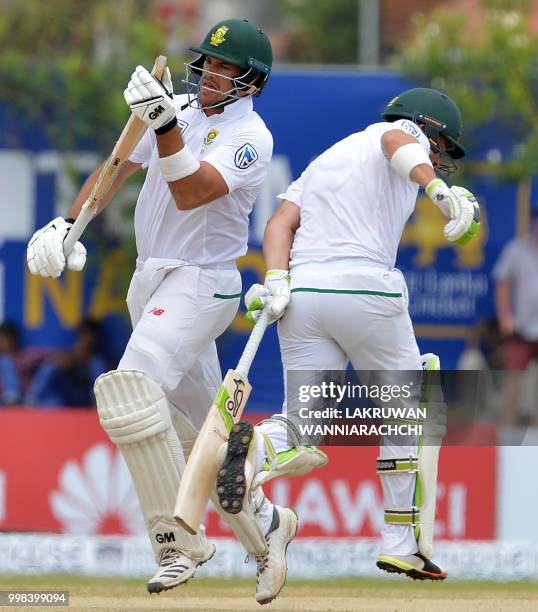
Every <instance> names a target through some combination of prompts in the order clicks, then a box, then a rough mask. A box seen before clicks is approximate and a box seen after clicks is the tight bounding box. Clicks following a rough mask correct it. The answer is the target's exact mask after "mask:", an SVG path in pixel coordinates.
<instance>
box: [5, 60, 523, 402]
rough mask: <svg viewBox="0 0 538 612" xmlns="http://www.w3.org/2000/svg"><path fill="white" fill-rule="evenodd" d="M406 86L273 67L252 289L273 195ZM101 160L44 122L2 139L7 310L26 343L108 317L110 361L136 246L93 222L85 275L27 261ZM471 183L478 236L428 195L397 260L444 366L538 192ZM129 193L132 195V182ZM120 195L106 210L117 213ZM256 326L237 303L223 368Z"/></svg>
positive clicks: (272, 353) (122, 322) (52, 339)
mask: <svg viewBox="0 0 538 612" xmlns="http://www.w3.org/2000/svg"><path fill="white" fill-rule="evenodd" d="M410 86H412V85H411V84H410V83H409V82H408V81H407V80H405V79H404V78H402V77H401V76H398V75H394V74H389V73H371V74H368V73H348V72H334V71H331V72H329V71H327V72H280V73H279V72H277V73H276V74H274V75H273V76H272V77H271V80H270V82H269V84H268V86H267V88H266V90H265V91H264V93H263V95H262V96H261V97H260V98H259V100H256V102H255V105H256V109H257V111H258V112H259V113H260V115H261V116H262V117H263V118H264V120H265V121H266V123H267V125H268V127H269V129H270V130H271V132H272V134H273V137H274V143H275V147H274V157H273V161H272V165H271V169H270V173H269V176H268V178H267V180H266V183H265V184H264V186H263V188H262V192H261V194H260V196H259V198H258V200H257V202H256V204H255V207H254V211H253V213H252V217H251V226H250V241H249V247H250V248H249V252H248V254H247V255H246V256H245V257H243V258H241V260H240V261H239V266H240V269H241V272H242V276H243V289H244V291H245V290H246V289H248V287H249V286H250V284H251V283H252V282H256V281H260V279H262V278H263V274H264V265H263V257H262V254H261V241H262V236H263V230H264V227H265V223H266V222H267V219H268V218H269V216H270V215H271V214H272V212H273V211H274V209H275V207H276V206H277V200H276V197H275V196H276V195H277V194H278V193H280V192H282V191H283V190H285V189H286V187H287V185H288V184H289V182H290V181H291V180H292V179H294V178H296V177H297V176H298V175H299V174H300V173H301V171H302V170H303V169H304V168H305V167H306V165H307V164H308V163H309V161H310V160H312V159H313V158H314V157H315V156H316V155H318V154H319V153H321V152H322V151H323V150H324V149H326V148H327V147H329V146H331V145H332V144H334V143H335V142H336V141H338V140H340V139H341V138H343V137H345V136H347V135H349V134H350V133H352V132H356V131H360V130H361V129H363V128H364V127H366V126H367V125H368V124H370V123H373V122H376V121H378V120H379V115H380V112H381V111H382V110H383V108H384V106H385V105H386V103H387V102H388V101H389V100H390V99H391V98H393V97H394V96H395V95H397V94H398V93H400V92H401V91H403V90H405V89H407V88H409V87H410ZM8 121H9V119H8V113H7V109H6V108H5V107H0V129H2V126H6V124H7V122H8ZM11 127H12V126H11ZM2 131H3V132H4V133H5V132H6V130H5V129H3V130H2ZM477 143H478V144H476V145H474V146H472V147H469V153H470V155H469V158H470V160H478V159H483V158H484V157H485V156H486V155H488V152H490V151H495V150H496V149H495V147H499V148H502V147H503V146H504V145H505V144H506V143H500V144H499V143H498V142H497V141H496V140H495V139H494V138H492V137H491V134H489V133H487V132H486V133H485V134H483V135H481V138H480V139H478V140H477ZM14 147H16V148H14ZM479 147H480V148H479ZM98 162H99V158H98V156H97V155H96V154H95V153H94V152H92V151H76V152H71V153H60V152H57V151H54V150H51V148H50V146H49V145H48V143H47V141H46V138H45V137H44V136H43V134H42V133H41V132H40V131H39V129H38V127H37V126H32V127H31V128H26V129H25V130H24V131H21V135H20V142H19V143H18V144H17V145H14V144H13V143H12V142H9V143H8V142H6V140H5V139H1V140H0V213H1V214H2V218H3V223H2V225H1V227H0V319H3V320H11V321H15V322H17V323H19V324H20V325H21V327H22V329H23V339H24V343H25V344H26V345H36V346H50V347H61V346H68V345H69V344H70V343H71V342H72V341H73V335H74V332H73V330H74V328H75V327H76V325H77V323H78V322H79V321H80V320H81V318H82V317H83V316H87V315H89V316H92V317H96V318H99V319H102V320H103V321H104V325H105V330H106V332H107V333H106V339H107V341H106V344H107V346H106V351H107V354H108V356H109V357H110V360H111V363H112V364H113V363H114V362H115V361H117V360H118V359H119V357H120V356H121V354H122V351H123V348H124V346H125V343H126V341H127V339H128V337H129V323H128V319H127V315H126V309H125V306H124V297H125V291H126V282H127V281H128V277H129V274H130V270H132V269H133V268H134V259H133V258H132V256H129V255H127V253H125V252H124V251H123V250H118V249H116V250H110V251H108V250H107V251H106V254H105V255H103V249H102V245H100V243H99V242H98V241H97V240H96V241H95V244H92V240H91V238H92V236H93V238H96V234H99V232H95V231H94V232H93V234H90V242H89V243H88V246H89V247H90V249H89V252H90V256H89V260H88V265H87V268H86V269H85V271H84V272H83V273H82V274H79V273H73V272H68V273H67V274H65V275H64V276H63V277H62V278H61V279H59V280H50V279H42V278H40V277H32V276H31V275H30V274H28V272H27V270H26V261H25V250H26V243H27V241H28V239H29V237H30V236H31V235H32V233H33V232H34V231H35V230H36V229H37V228H39V227H41V226H42V225H44V224H45V223H47V222H48V221H50V220H51V219H52V218H54V217H55V216H57V215H61V214H65V212H66V211H67V209H68V207H69V205H70V201H71V199H72V198H73V196H74V194H75V193H76V190H77V188H78V185H79V184H80V181H81V180H82V179H83V178H84V177H85V176H87V175H88V174H89V173H90V172H91V171H92V170H93V169H94V168H95V167H96V165H97V164H98ZM486 170H487V168H486ZM73 177H74V178H75V180H73ZM466 186H468V187H470V188H471V189H472V190H473V191H474V192H475V194H476V195H477V197H478V199H479V201H480V205H481V208H482V211H483V217H482V219H483V220H482V233H481V235H480V238H479V239H477V240H475V241H474V242H472V243H471V244H469V245H468V246H466V247H464V248H457V247H454V246H451V245H450V244H448V243H447V242H446V241H445V239H444V237H443V233H442V227H443V224H444V219H443V217H442V216H441V215H440V213H439V211H438V210H437V209H436V208H435V207H433V206H432V205H431V202H430V201H429V200H428V199H427V198H425V197H423V196H422V197H419V201H418V204H417V208H416V211H415V214H414V215H413V217H412V218H411V220H410V222H409V223H408V226H407V227H406V229H405V232H404V234H403V237H402V243H401V248H400V251H399V256H398V262H397V265H398V267H400V268H401V269H402V270H403V271H404V273H405V276H406V279H407V283H408V286H409V290H410V300H411V301H410V311H411V316H412V319H413V322H414V324H415V330H416V333H417V338H418V341H419V346H420V348H421V351H422V352H427V351H433V352H436V353H438V354H439V355H440V356H441V363H442V364H443V366H444V367H445V368H454V367H455V366H456V365H457V360H458V357H459V355H460V353H461V351H462V350H463V348H464V346H465V338H466V335H467V334H468V333H469V330H470V329H472V327H473V326H475V325H476V324H477V322H479V321H480V320H481V319H483V318H485V317H489V316H492V315H493V313H494V307H493V297H492V296H493V293H492V292H493V285H492V280H491V276H490V274H491V269H492V267H493V265H494V263H495V260H496V258H497V257H498V255H499V252H500V250H501V248H502V247H503V246H504V245H505V244H506V242H507V241H509V240H510V239H511V238H513V237H514V236H515V235H516V233H518V232H519V233H521V231H523V230H524V229H525V224H526V222H527V221H528V210H529V207H530V202H531V198H532V185H530V184H520V185H516V184H513V183H499V182H497V181H496V180H495V179H494V178H493V177H492V176H491V175H490V174H488V173H487V171H483V172H482V171H480V172H478V173H476V172H475V170H473V179H472V184H470V185H466ZM125 199H127V200H129V202H130V204H131V206H132V203H133V202H134V201H135V200H136V189H135V190H134V191H133V189H131V191H129V192H128V194H127V196H126V198H125ZM114 206H115V203H113V204H112V206H111V207H110V208H109V210H108V211H107V213H106V215H105V217H106V216H108V215H110V216H111V218H112V215H114V212H113V209H114ZM114 219H116V217H114ZM105 222H106V219H105ZM97 223H102V221H99V222H97ZM114 223H116V222H115V221H114ZM118 223H119V222H118ZM123 223H125V221H123ZM274 327H275V326H273V327H272V328H271V329H270V330H269V331H268V333H267V337H266V338H265V339H264V342H263V345H262V347H261V349H260V351H259V354H258V357H257V358H256V361H255V364H254V366H253V368H252V373H251V378H252V382H253V386H254V392H253V396H252V402H251V405H252V408H251V409H258V410H263V411H269V412H270V411H275V410H279V409H280V405H281V402H282V369H281V366H280V360H279V351H278V341H277V337H276V330H275V329H274ZM249 329H250V327H249V325H248V324H247V322H246V320H245V319H244V315H243V313H242V312H239V313H238V315H237V317H236V319H235V321H234V323H233V325H232V327H231V329H230V330H229V331H228V332H226V333H225V334H224V336H223V337H222V338H221V339H220V340H219V350H220V357H221V365H222V369H223V370H226V369H227V368H229V367H233V366H234V365H235V362H236V361H237V358H238V356H239V355H240V352H241V350H242V347H243V345H244V342H245V339H246V334H247V333H248V331H249ZM394 349H395V350H398V347H396V346H395V347H394Z"/></svg>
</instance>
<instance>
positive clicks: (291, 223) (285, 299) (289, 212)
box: [245, 200, 301, 322]
mask: <svg viewBox="0 0 538 612" xmlns="http://www.w3.org/2000/svg"><path fill="white" fill-rule="evenodd" d="M300 223H301V210H300V208H299V207H298V206H297V205H296V204H294V203H293V202H290V201H289V200H284V201H283V202H282V204H281V205H280V208H279V209H278V210H277V211H276V212H275V214H274V215H273V216H272V217H271V218H270V219H269V221H268V223H267V226H266V228H265V234H264V237H263V254H264V257H265V265H266V268H267V272H266V274H265V280H264V284H263V285H260V284H258V283H256V284H255V285H252V287H251V288H250V289H249V290H248V291H247V293H246V295H245V304H246V306H247V319H248V320H249V321H251V322H255V321H257V320H258V318H259V316H260V313H261V310H262V308H263V307H264V306H265V305H266V304H267V303H268V301H270V304H269V313H270V315H271V321H276V320H278V319H280V317H281V316H282V315H283V314H284V311H285V310H286V308H287V306H288V304H289V301H290V275H289V272H288V269H289V262H290V251H291V247H292V244H293V239H294V237H295V232H296V231H297V229H298V228H299V225H300Z"/></svg>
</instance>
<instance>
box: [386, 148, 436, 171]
mask: <svg viewBox="0 0 538 612" xmlns="http://www.w3.org/2000/svg"><path fill="white" fill-rule="evenodd" d="M421 164H427V165H428V166H430V168H433V165H432V163H431V161H430V158H429V157H428V154H427V153H426V151H424V149H423V148H422V146H421V145H419V144H418V142H412V143H410V144H405V145H402V146H401V147H400V148H399V149H397V150H396V152H395V153H394V155H393V156H392V157H391V158H390V165H391V166H392V168H393V169H394V170H395V171H396V172H397V173H398V174H399V175H400V176H403V177H404V178H407V179H408V178H409V174H410V173H411V170H413V168H415V167H416V166H420V165H421Z"/></svg>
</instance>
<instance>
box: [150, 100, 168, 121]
mask: <svg viewBox="0 0 538 612" xmlns="http://www.w3.org/2000/svg"><path fill="white" fill-rule="evenodd" d="M161 113H164V106H162V105H161V104H159V106H157V107H156V108H155V109H154V110H152V111H151V113H150V114H149V118H150V119H151V120H153V119H157V117H158V116H159V115H160V114H161Z"/></svg>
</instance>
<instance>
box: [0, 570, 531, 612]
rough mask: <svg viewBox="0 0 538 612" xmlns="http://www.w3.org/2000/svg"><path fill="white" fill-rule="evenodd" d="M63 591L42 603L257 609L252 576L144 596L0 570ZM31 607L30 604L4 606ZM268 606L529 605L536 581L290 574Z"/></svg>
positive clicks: (521, 610)
mask: <svg viewBox="0 0 538 612" xmlns="http://www.w3.org/2000/svg"><path fill="white" fill-rule="evenodd" d="M9 589H18V590H40V589H42V590H68V591H69V592H70V605H69V608H66V607H64V608H60V607H54V608H53V607H49V608H39V609H43V610H69V611H70V612H73V611H75V610H103V611H104V610H122V611H126V612H131V611H136V610H170V611H172V610H174V611H175V612H177V611H178V610H203V611H205V610H207V611H209V610H230V611H234V612H235V611H236V610H262V608H261V606H259V605H258V604H257V603H256V601H255V600H254V592H255V580H254V579H252V580H245V579H241V580H222V579H214V578H202V579H195V580H192V581H191V582H189V583H188V584H186V585H184V586H182V587H177V588H176V589H174V590H172V591H169V592H166V593H161V595H152V596H150V595H148V594H147V592H146V590H145V583H144V581H143V580H139V579H137V580H125V579H112V578H85V577H76V576H36V577H29V576H23V577H18V576H0V590H2V591H6V590H9ZM0 609H1V610H6V611H7V612H10V611H14V610H18V611H20V610H27V611H29V612H32V611H35V610H37V609H38V608H36V607H33V608H31V607H5V608H0ZM263 610H264V611H271V610H282V611H284V610H286V611H287V610H316V611H318V610H319V611H321V610H323V611H325V610H331V611H333V610H334V611H336V610H360V611H361V612H374V611H375V612H377V611H379V612H420V611H423V610H424V611H427V612H460V611H461V612H474V611H479V612H481V611H487V612H492V611H499V612H505V611H511V610H514V611H516V610H517V611H518V612H526V611H529V612H530V611H531V610H532V611H537V610H538V583H537V582H532V583H529V582H510V583H494V582H459V581H451V580H450V579H449V580H447V581H446V582H444V583H442V584H439V583H424V582H418V581H416V582H413V581H411V580H409V579H405V578H403V577H394V578H389V579H386V580H383V579H380V580H373V579H364V578H346V579H340V578H339V579H335V580H316V581H311V580H300V581H299V580H290V581H288V583H287V584H286V586H285V587H284V590H283V591H282V593H281V594H280V595H279V597H278V598H277V599H276V600H275V601H273V602H272V603H271V604H268V605H266V606H264V607H263Z"/></svg>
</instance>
